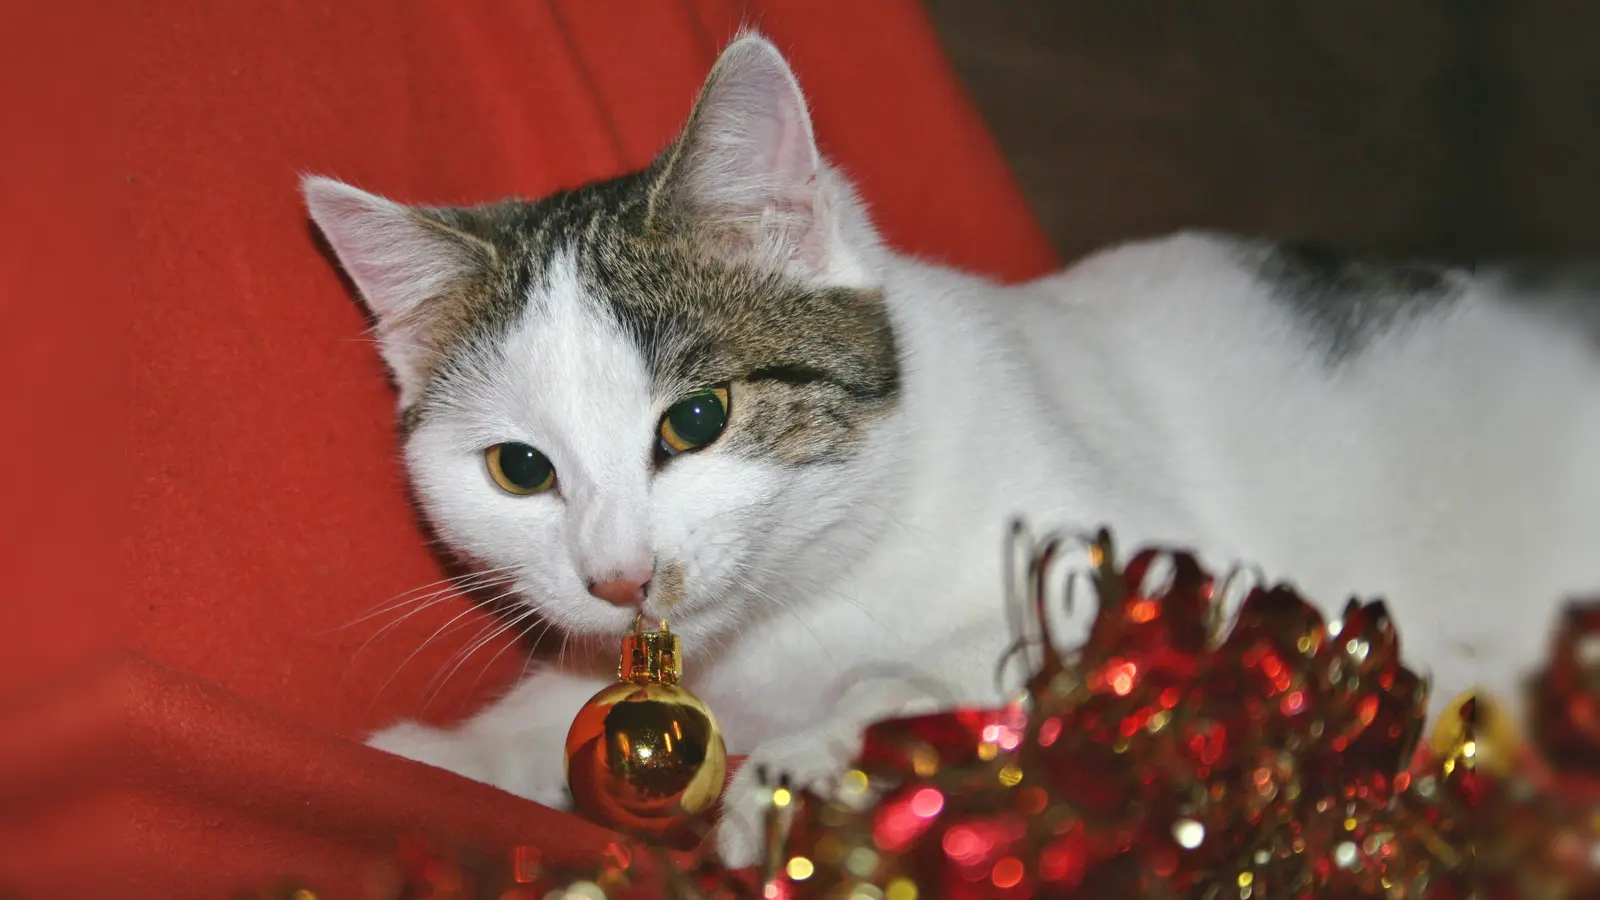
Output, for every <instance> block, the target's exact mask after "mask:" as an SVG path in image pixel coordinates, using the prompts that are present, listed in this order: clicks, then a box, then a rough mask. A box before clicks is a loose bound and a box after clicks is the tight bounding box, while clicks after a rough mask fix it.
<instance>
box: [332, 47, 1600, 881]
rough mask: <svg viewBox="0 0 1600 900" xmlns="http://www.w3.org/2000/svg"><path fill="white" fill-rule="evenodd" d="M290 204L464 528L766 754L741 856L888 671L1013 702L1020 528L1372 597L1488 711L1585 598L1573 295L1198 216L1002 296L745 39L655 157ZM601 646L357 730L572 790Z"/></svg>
mask: <svg viewBox="0 0 1600 900" xmlns="http://www.w3.org/2000/svg"><path fill="white" fill-rule="evenodd" d="M949 177H953V178H958V177H960V173H950V175H949ZM305 192H306V197H307V201H308V203H309V206H310V210H311V214H312V216H313V217H314V218H315V220H316V222H317V223H318V224H319V225H320V226H321V229H322V231H323V232H324V234H326V236H327V237H328V239H329V241H330V242H331V244H332V246H333V248H334V250H335V251H336V252H337V254H338V257H339V259H340V260H341V261H342V263H343V265H344V267H345V268H346V269H347V270H348V272H349V274H350V275H351V277H352V278H353V280H354V281H355V283H356V285H357V286H358V287H359V289H360V291H361V294H362V295H363V297H364V298H365V300H366V302H367V303H368V304H369V305H370V307H371V309H372V311H373V313H374V314H375V316H376V318H377V321H378V335H379V338H380V348H381V350H382V353H383V355H384V358H385V359H386V360H387V362H388V364H389V366H390V368H391V369H392V370H393V373H394V376H395V380H396V382H397V383H398V386H399V405H400V410H401V421H402V432H403V436H404V443H405V456H406V460H407V463H408V466H409V469H410V472H411V476H412V479H413V482H414V486H415V489H416V493H417V496H418V497H419V498H420V501H421V504H422V506H423V508H424V510H425V512H426V514H427V516H428V517H429V518H430V520H431V522H432V524H433V525H434V526H435V527H436V528H437V530H438V531H439V533H440V534H441V535H442V536H443V538H444V539H445V540H446V541H447V542H448V544H449V545H450V546H451V547H452V548H454V549H455V550H456V551H458V552H459V553H460V554H461V555H463V556H464V557H465V558H467V559H470V560H472V561H474V562H475V563H477V564H480V565H481V566H483V567H486V568H487V567H493V568H495V569H496V570H498V571H500V572H503V573H507V574H508V577H514V579H515V582H514V587H515V590H516V596H517V598H518V600H519V601H520V602H521V603H522V604H525V606H526V608H527V609H528V610H530V611H537V612H538V613H539V614H540V615H542V616H543V617H545V618H547V619H548V620H551V621H553V622H554V623H555V624H556V625H558V626H560V627H561V628H564V629H566V630H568V631H569V632H571V633H575V634H583V635H593V636H607V637H605V639H601V640H596V641H593V642H591V643H594V644H598V645H602V646H605V647H607V648H610V647H614V646H615V643H614V638H615V636H617V635H619V634H621V633H622V632H623V631H624V630H625V629H627V628H628V627H629V626H630V625H631V623H632V622H633V620H634V617H635V613H636V611H637V610H638V609H639V608H640V607H642V608H643V609H644V610H645V611H647V612H648V614H649V615H651V616H664V617H667V618H668V619H670V621H671V623H672V626H673V628H674V629H675V630H676V631H678V632H680V633H681V634H682V635H683V638H684V642H685V646H686V647H687V648H688V650H689V652H690V653H691V656H690V658H689V659H688V661H687V666H688V673H689V684H690V686H691V687H692V688H693V690H695V691H696V692H697V693H698V694H700V696H702V697H703V698H704V699H705V700H706V701H707V702H709V703H710V704H711V706H712V707H713V708H714V709H716V710H717V711H718V714H719V716H720V717H721V718H722V720H723V724H724V726H725V729H726V733H727V737H728V740H729V750H730V752H732V753H748V754H750V755H751V762H752V764H751V765H748V766H746V768H745V769H744V770H743V771H742V772H741V773H740V774H739V776H738V777H737V779H736V781H735V783H734V785H733V787H732V790H731V793H730V795H729V797H728V799H727V806H726V809H727V812H726V814H725V818H724V822H723V825H722V826H721V829H720V831H719V835H718V840H719V843H720V847H721V849H722V852H723V853H724V855H725V857H726V858H727V860H728V861H729V862H731V863H735V864H740V863H748V862H751V861H752V860H753V859H754V854H755V849H756V836H757V831H756V829H755V828H754V827H753V825H754V823H753V822H751V821H749V818H750V815H751V809H752V798H753V797H754V794H753V793H752V790H751V788H752V785H753V784H754V778H755V774H754V773H755V772H756V770H757V765H758V764H764V765H765V766H766V767H767V768H768V769H769V770H771V771H786V772H789V773H792V774H793V775H795V776H796V777H797V778H798V779H799V780H801V781H802V782H804V781H808V780H811V779H816V778H818V777H820V776H823V775H826V774H830V773H832V772H834V771H836V770H837V769H838V767H839V766H840V765H841V764H842V763H843V762H844V761H845V760H847V759H848V757H849V753H850V750H851V748H852V746H853V743H854V741H855V739H856V736H857V735H858V733H859V730H860V728H861V726H862V724H863V723H864V722H866V721H868V720H871V719H874V718H878V717H882V716H885V715H890V714H895V713H899V712H902V711H906V710H908V709H910V708H911V707H912V706H913V705H916V704H919V703H925V702H928V698H929V696H930V695H928V694H925V693H923V694H919V693H917V692H915V691H913V690H912V689H911V688H910V686H909V685H910V682H909V681H908V680H907V679H906V678H905V677H904V676H906V675H907V674H911V673H916V674H919V675H921V676H922V677H923V678H924V679H931V680H932V681H933V682H934V683H936V684H938V685H941V686H942V687H943V688H944V691H945V692H944V694H943V695H941V696H939V697H937V698H934V699H935V700H937V701H946V702H948V701H962V702H991V701H994V700H996V699H997V698H998V696H999V695H998V688H996V686H995V685H994V680H993V677H992V673H993V670H994V666H995V662H996V660H997V659H998V657H999V656H1000V654H1001V652H1002V650H1003V648H1004V647H1005V646H1006V644H1007V642H1008V639H1009V637H1010V635H1009V633H1008V630H1007V623H1006V621H1007V620H1006V616H1005V612H1004V609H1003V604H1002V601H1001V596H1002V574H1001V562H1002V554H1001V548H1002V539H1003V536H1004V532H1005V528H1006V525H1007V522H1008V520H1009V519H1010V518H1011V517H1012V516H1013V515H1017V514H1023V515H1026V516H1027V517H1028V518H1029V519H1030V520H1031V521H1033V522H1035V523H1039V524H1043V525H1075V526H1083V527H1089V526H1093V525H1097V524H1100V523H1107V524H1109V525H1110V526H1112V527H1113V528H1114V529H1115V531H1116V533H1117V534H1118V536H1119V537H1120V539H1121V543H1122V544H1123V545H1124V546H1131V545H1132V544H1133V543H1136V542H1137V543H1142V542H1146V541H1153V540H1154V541H1162V542H1170V543H1177V544H1182V545H1188V546H1192V547H1195V548H1197V549H1198V550H1200V551H1201V553H1202V555H1203V557H1204V558H1205V560H1206V561H1207V562H1208V563H1209V564H1210V565H1212V566H1213V567H1215V568H1217V569H1222V568H1226V567H1227V565H1228V564H1230V563H1232V562H1234V561H1235V560H1240V559H1246V560H1251V561H1255V562H1259V563H1260V564H1262V565H1263V566H1264V567H1265V569H1266V571H1267V572H1268V573H1269V574H1271V575H1273V576H1275V577H1276V576H1284V577H1291V578H1293V579H1294V580H1295V581H1296V582H1297V583H1298V584H1299V586H1300V587H1302V588H1303V589H1304V590H1305V591H1306V592H1308V593H1309V594H1310V595H1311V596H1313V597H1315V598H1317V599H1318V600H1319V601H1320V602H1321V603H1323V604H1325V606H1326V608H1327V609H1328V611H1329V613H1330V614H1332V613H1336V612H1337V609H1338V606H1339V605H1342V602H1343V601H1344V600H1345V599H1346V598H1347V597H1349V596H1351V595H1352V594H1360V595H1363V596H1367V595H1374V594H1381V595H1383V596H1386V597H1387V598H1389V600H1390V608H1391V610H1392V611H1393V613H1394V616H1395V619H1396V620H1397V622H1398V625H1399V627H1400V631H1401V634H1402V637H1403V640H1404V645H1405V650H1406V653H1407V656H1408V659H1409V660H1410V661H1411V662H1412V663H1413V665H1415V666H1416V667H1418V668H1420V669H1422V670H1424V671H1427V672H1429V673H1431V675H1432V676H1433V678H1434V680H1435V696H1436V697H1441V696H1442V697H1449V696H1452V695H1453V694H1455V693H1456V692H1458V691H1460V690H1462V689H1465V688H1466V687H1468V686H1470V685H1472V684H1474V683H1482V684H1486V685H1488V686H1489V687H1491V688H1492V689H1494V690H1496V691H1498V692H1500V693H1501V694H1506V695H1510V694H1511V693H1512V692H1513V691H1514V689H1515V687H1516V685H1517V683H1518V680H1519V678H1520V677H1521V676H1522V675H1523V673H1524V671H1525V669H1526V668H1527V667H1528V666H1529V665H1530V664H1531V663H1532V662H1533V661H1535V660H1538V659H1540V658H1542V656H1543V653H1544V641H1545V639H1546V636H1547V633H1548V629H1549V626H1550V625H1551V623H1552V621H1553V616H1554V611H1555V609H1556V606H1557V603H1558V601H1559V600H1561V599H1563V598H1564V597H1565V596H1568V595H1570V594H1572V593H1575V592H1579V591H1585V590H1593V589H1596V588H1600V329H1597V328H1596V324H1597V318H1600V317H1597V316H1596V315H1595V312H1596V310H1600V301H1597V300H1596V298H1595V296H1594V295H1593V294H1583V293H1582V292H1579V291H1573V292H1569V293H1565V294H1562V293H1559V292H1558V291H1557V290H1556V289H1554V288H1552V289H1549V290H1544V289H1535V288H1533V287H1531V286H1529V285H1528V284H1527V283H1526V282H1524V281H1521V280H1518V279H1516V278H1513V277H1511V276H1509V275H1497V274H1488V273H1478V274H1473V273H1469V272H1466V271H1454V270H1443V269H1429V268H1423V267H1410V268H1394V267H1385V266H1380V265H1376V264H1366V263H1346V262H1343V261H1340V260H1338V259H1335V258H1332V257H1328V256H1326V255H1324V254H1320V253H1317V252H1312V251H1310V250H1307V249H1303V248H1300V249H1297V248H1291V247H1284V246H1274V245H1268V244H1264V243H1252V242H1246V241H1241V240H1236V239H1230V238H1226V237H1221V236H1207V235H1200V234H1182V235H1178V236H1175V237H1169V238H1165V239H1161V240H1155V241H1151V242H1146V243H1136V244H1130V245H1126V246H1121V247H1117V248H1115V249H1111V250H1109V251H1107V252H1104V253H1102V254H1099V255H1097V256H1094V257H1092V258H1090V259H1088V260H1086V261H1084V262H1082V263H1080V264H1078V265H1076V266H1074V267H1072V268H1070V269H1068V270H1066V271H1064V272H1061V273H1059V274H1056V275H1052V276H1050V277H1047V278H1043V279H1040V280H1038V281H1034V282H1032V283H1028V284H1023V285H1018V286H1009V287H1007V286H1000V285H996V284H994V283H992V282H989V281H986V280H983V279H981V278H977V277H973V276H971V275H965V274H962V273H959V272H954V271H950V270H947V269H944V268H940V267H938V266H935V265H930V264H927V263H924V262H920V261H918V260H915V259H911V258H908V257H905V256H902V255H898V254H896V253H894V252H893V251H891V250H889V249H888V248H886V247H884V246H883V245H882V244H881V243H880V242H879V240H878V238H877V236H876V235H875V234H874V232H873V229H872V226H871V224H870V223H869V222H868V220H867V216H866V214H865V211H864V210H863V209H862V207H861V205H860V204H859V203H858V202H857V201H856V200H855V198H854V196H853V195H852V192H851V188H850V187H849V185H848V184H847V182H846V181H845V179H844V178H843V176H841V175H840V173H839V172H837V171H836V170H834V169H832V168H830V167H829V166H828V164H827V163H826V162H824V161H823V160H822V159H821V158H820V157H819V155H818V152H817V149H816V146H815V144H814V141H813V138H812V131H811V125H810V120H809V117H808V113H807V110H806V106H805V103H804V100H803V98H802V96H801V92H800V90H799V87H798V85H797V84H796V81H795V78H794V76H793V74H792V73H791V72H790V70H789V68H788V66H787V65H786V63H785V62H784V60H783V58H782V57H781V56H780V55H779V53H778V52H777V51H776V50H775V49H774V48H773V47H772V46H771V45H770V44H769V43H767V42H766V41H764V40H763V39H761V38H760V37H757V36H753V35H747V36H744V37H741V38H740V39H738V40H737V41H735V42H734V43H733V45H732V46H730V47H729V49H728V50H727V51H726V52H725V53H724V55H723V56H722V58H721V60H720V61H719V62H718V64H717V66H716V68H715V70H714V71H713V72H712V74H711V77H710V79H709V80H708V82H707V84H706V86H705V88H704V90H703V92H702V94H701V97H700V99H699V101H698V103H697V105H696V107H695V109H694V112H693V114H692V116H691V118H690V121H689V123H688V125H687V128H686V130H685V132H684V134H683V136H682V137H681V138H680V139H679V140H678V141H677V142H675V143H674V144H673V145H672V146H671V147H670V148H668V150H667V151H666V152H665V153H664V154H663V155H662V156H661V157H660V158H659V159H658V160H657V161H656V162H655V163H654V164H653V165H652V166H651V167H650V168H648V169H646V170H645V171H643V172H639V173H636V174H633V175H628V176H625V177H622V178H618V179H615V180H612V181H607V182H604V183H600V184H595V185H591V186H588V187H585V188H582V189H579V190H575V191H570V192H565V193H561V194H557V195H555V196H551V197H547V198H545V199H543V200H539V201H537V202H525V201H520V200H516V201H507V202H504V203H499V204H494V205H489V206H483V207H476V208H469V209H462V208H455V209H439V208H421V207H408V206H402V205H399V204H396V203H393V202H390V201H388V200H384V199H381V198H379V197H376V196H372V195H370V194H367V193H364V192H362V191H359V190H357V189H355V188H352V187H348V186H346V185H342V184H340V183H338V182H335V181H330V180H327V179H323V178H311V179H308V180H307V181H306V184H305ZM1574 313H1576V314H1574ZM1585 316H1587V318H1585ZM1080 618H1081V615H1080ZM1079 624H1080V625H1081V624H1082V623H1081V622H1080V623H1079ZM569 663H570V660H569ZM614 667H615V658H614V656H612V655H611V654H610V653H609V652H608V653H605V654H602V655H601V656H600V657H599V658H597V659H596V660H594V661H592V665H584V664H582V663H581V662H580V663H579V664H575V665H574V664H569V665H567V666H564V667H561V668H556V667H551V668H547V669H544V670H542V671H539V672H537V673H536V674H534V675H532V676H530V677H528V678H527V679H525V680H524V681H523V682H522V683H521V684H520V685H519V686H518V687H517V688H516V689H515V690H513V691H512V692H511V693H510V694H508V695H507V696H506V697H504V698H503V699H501V700H500V701H499V702H497V703H495V704H494V705H492V706H490V707H488V708H487V709H485V710H484V711H483V712H481V713H480V714H478V715H477V716H476V717H474V718H472V719H471V720H469V721H467V722H465V723H463V724H461V725H460V726H459V727H455V728H451V729H444V730H440V729H433V728H429V727H425V726H421V725H418V724H415V723H403V724H399V725H396V726H395V727H393V728H391V729H389V730H387V731H384V732H382V733H380V734H378V735H376V736H375V737H374V738H373V739H372V743H373V744H374V745H375V746H377V747H381V748H384V749H387V750H390V751H392V752H395V753H398V754H401V755H404V756H408V757H411V758H414V759H418V760H421V761H423V762H427V763H431V764H433V765H437V766H441V767H444V768H446V769H450V770H454V771H456V772H459V773H461V774H463V775H466V776H468V777H471V778H475V779H479V780H481V781H485V782H488V783H490V784H494V785H498V786H500V787H502V788H504V789H505V790H508V791H511V792H513V793H516V794H520V795H523V796H526V797H531V798H534V799H537V800H540V801H542V802H545V803H549V804H554V805H561V804H563V803H564V802H565V793H564V783H563V776H562V751H561V739H562V736H563V735H564V734H565V731H566V726H567V724H568V722H570V721H571V718H572V716H573V713H574V712H575V711H576V710H577V708H578V707H579V705H580V704H582V703H583V701H584V700H585V699H587V698H588V697H589V696H590V694H591V693H593V692H594V691H595V690H596V689H597V688H598V687H599V686H600V685H602V684H603V683H605V682H607V681H609V680H611V679H612V678H613V677H614V671H615V668H614ZM886 675H887V676H888V677H885V676H886Z"/></svg>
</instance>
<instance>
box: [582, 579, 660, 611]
mask: <svg viewBox="0 0 1600 900" xmlns="http://www.w3.org/2000/svg"><path fill="white" fill-rule="evenodd" d="M649 587H650V579H649V578H626V577H624V578H608V579H606V580H605V581H596V582H594V583H593V584H591V585H589V593H591V594H593V595H595V596H596V597H599V598H600V599H601V600H604V601H605V602H607V603H609V604H611V605H612V606H643V605H644V592H645V590H646V589H648V588H649Z"/></svg>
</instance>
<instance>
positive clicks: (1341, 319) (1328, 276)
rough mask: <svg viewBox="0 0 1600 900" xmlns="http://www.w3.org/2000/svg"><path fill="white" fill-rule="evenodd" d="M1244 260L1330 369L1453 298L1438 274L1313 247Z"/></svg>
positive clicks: (1453, 289) (1454, 290)
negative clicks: (1324, 359)
mask: <svg viewBox="0 0 1600 900" xmlns="http://www.w3.org/2000/svg"><path fill="white" fill-rule="evenodd" d="M1245 256H1246V258H1247V260H1248V263H1249V264H1250V265H1251V266H1252V267H1253V269H1254V271H1255V272H1256V273H1257V275H1258V276H1259V277H1260V278H1261V279H1262V280H1263V281H1265V282H1266V283H1267V284H1268V285H1270V287H1271V289H1272V294H1273V296H1274V297H1275V298H1276V299H1277V300H1278V301H1279V302H1280V303H1282V304H1283V305H1284V307H1285V308H1287V309H1288V310H1289V311H1290V312H1291V313H1292V314H1293V315H1294V317H1295V319H1296V321H1297V322H1299V323H1300V324H1301V325H1302V326H1303V327H1304V328H1305V329H1306V331H1307V332H1308V333H1309V334H1310V336H1311V338H1312V340H1313V343H1314V344H1315V345H1316V346H1317V347H1319V348H1320V349H1322V350H1323V351H1324V352H1325V353H1326V355H1327V361H1328V363H1329V364H1330V365H1337V364H1338V363H1341V362H1343V361H1345V360H1347V359H1349V358H1351V357H1353V356H1355V355H1357V354H1359V353H1360V352H1361V351H1362V350H1363V349H1365V348H1366V347H1367V346H1368V345H1369V344H1370V343H1371V342H1372V340H1374V339H1375V338H1378V337H1381V336H1383V335H1385V334H1388V333H1391V332H1393V331H1394V330H1396V329H1399V328H1404V327H1406V326H1408V325H1410V324H1412V323H1414V322H1416V321H1417V320H1418V319H1420V318H1422V317H1423V316H1426V315H1428V314H1430V313H1435V312H1439V311H1442V310H1444V309H1447V308H1448V307H1449V305H1450V303H1451V301H1452V300H1454V299H1455V298H1456V297H1457V296H1458V295H1459V294H1460V288H1459V285H1457V284H1456V283H1455V282H1454V281H1453V280H1452V278H1451V275H1450V273H1449V271H1448V270H1447V269H1444V268H1442V267H1433V266H1426V265H1409V264H1398V263H1390V262H1385V261H1382V260H1376V259H1363V258H1358V257H1354V256H1349V255H1345V254H1343V253H1341V252H1340V251H1338V250H1336V249H1334V248H1332V247H1329V246H1326V245H1322V244H1317V243H1313V242H1290V243H1283V244H1277V245H1261V244H1257V245H1249V246H1248V247H1247V248H1245Z"/></svg>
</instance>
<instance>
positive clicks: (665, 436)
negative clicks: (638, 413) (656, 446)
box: [660, 385, 728, 456]
mask: <svg viewBox="0 0 1600 900" xmlns="http://www.w3.org/2000/svg"><path fill="white" fill-rule="evenodd" d="M727 427H728V388H727V386H726V385H723V386H721V387H709V388H703V389H701V390H698V391H695V392H694V393H692V394H690V395H689V396H687V397H684V398H683V399H682V400H679V401H678V402H677V403H674V404H672V406H671V407H669V408H668V409H667V414H666V415H664V416H662V417H661V429H660V431H661V449H662V451H663V452H664V453H666V454H667V455H668V456H676V455H678V454H679V453H688V452H690V451H693V450H699V449H700V448H702V447H705V446H706V445H707V444H710V443H711V442H712V441H714V440H716V439H717V437H718V436H720V435H721V434H722V430H723V429H724V428H727Z"/></svg>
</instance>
